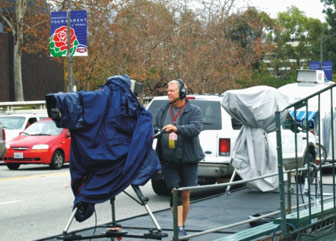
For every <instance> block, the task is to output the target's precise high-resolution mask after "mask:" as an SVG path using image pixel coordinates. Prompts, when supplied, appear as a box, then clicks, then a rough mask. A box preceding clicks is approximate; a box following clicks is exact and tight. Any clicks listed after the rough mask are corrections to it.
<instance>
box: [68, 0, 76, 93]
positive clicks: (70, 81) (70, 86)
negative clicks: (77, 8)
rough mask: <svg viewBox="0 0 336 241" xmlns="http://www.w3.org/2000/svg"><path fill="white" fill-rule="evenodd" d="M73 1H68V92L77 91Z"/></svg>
mask: <svg viewBox="0 0 336 241" xmlns="http://www.w3.org/2000/svg"><path fill="white" fill-rule="evenodd" d="M70 13H71V0H68V11H67V37H68V92H71V91H76V90H75V88H74V79H73V76H72V57H71V36H70V35H71V16H70Z"/></svg>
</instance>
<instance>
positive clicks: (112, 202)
mask: <svg viewBox="0 0 336 241" xmlns="http://www.w3.org/2000/svg"><path fill="white" fill-rule="evenodd" d="M114 201H115V197H113V198H111V199H110V204H111V215H112V226H113V227H114V226H116V217H115V205H114Z"/></svg>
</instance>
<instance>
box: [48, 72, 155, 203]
mask: <svg viewBox="0 0 336 241" xmlns="http://www.w3.org/2000/svg"><path fill="white" fill-rule="evenodd" d="M48 96H49V97H50V96H53V97H54V98H55V100H56V106H57V107H58V108H59V109H60V111H61V118H60V119H54V121H55V122H56V125H57V126H58V127H63V128H68V129H69V130H70V132H71V151H70V173H71V187H72V191H73V193H74V195H75V201H74V205H76V204H77V203H78V202H87V203H93V204H95V203H100V202H104V201H106V200H109V199H110V198H112V197H114V196H116V195H117V194H118V193H120V192H122V191H123V190H124V189H126V188H127V187H128V186H129V185H136V186H139V185H144V184H145V183H146V182H147V181H148V180H149V179H150V178H151V177H152V175H154V173H155V172H157V171H158V170H160V168H161V166H160V162H159V159H158V157H157V155H156V154H155V152H154V150H153V149H152V142H153V139H152V136H153V128H152V124H151V119H152V116H151V114H150V113H149V112H148V111H147V110H146V109H145V108H144V107H143V106H140V104H139V102H138V100H137V98H136V96H135V95H134V94H133V93H132V92H131V90H130V78H129V77H128V76H127V75H118V76H113V77H111V78H109V79H108V80H107V81H106V83H105V85H104V86H103V87H102V88H100V89H98V90H96V91H80V92H76V93H62V92H60V93H57V94H48V95H47V96H46V98H48Z"/></svg>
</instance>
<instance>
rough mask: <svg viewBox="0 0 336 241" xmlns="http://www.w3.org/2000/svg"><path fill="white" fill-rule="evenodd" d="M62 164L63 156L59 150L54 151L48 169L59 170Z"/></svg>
mask: <svg viewBox="0 0 336 241" xmlns="http://www.w3.org/2000/svg"><path fill="white" fill-rule="evenodd" d="M63 163H64V154H63V152H62V151H61V150H56V151H55V152H54V155H53V156H52V159H51V163H50V167H51V168H52V169H60V168H62V166H63Z"/></svg>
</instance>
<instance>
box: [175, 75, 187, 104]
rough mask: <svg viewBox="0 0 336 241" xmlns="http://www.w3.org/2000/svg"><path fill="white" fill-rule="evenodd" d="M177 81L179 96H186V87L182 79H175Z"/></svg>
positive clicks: (182, 97) (181, 97)
mask: <svg viewBox="0 0 336 241" xmlns="http://www.w3.org/2000/svg"><path fill="white" fill-rule="evenodd" d="M177 82H179V83H180V89H179V98H180V99H184V98H185V97H186V96H187V89H186V87H185V84H184V82H183V80H182V79H177Z"/></svg>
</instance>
